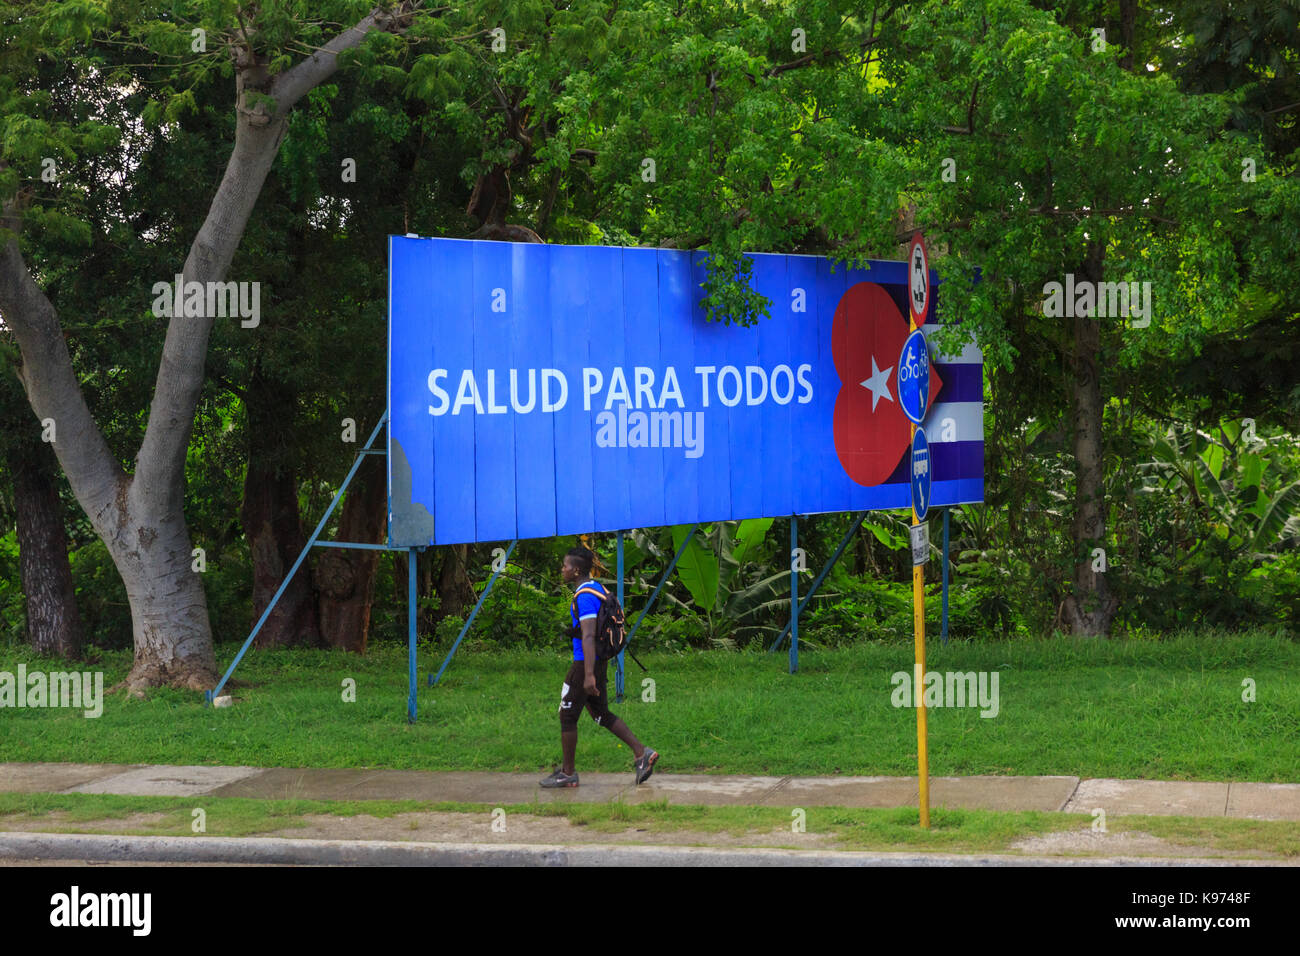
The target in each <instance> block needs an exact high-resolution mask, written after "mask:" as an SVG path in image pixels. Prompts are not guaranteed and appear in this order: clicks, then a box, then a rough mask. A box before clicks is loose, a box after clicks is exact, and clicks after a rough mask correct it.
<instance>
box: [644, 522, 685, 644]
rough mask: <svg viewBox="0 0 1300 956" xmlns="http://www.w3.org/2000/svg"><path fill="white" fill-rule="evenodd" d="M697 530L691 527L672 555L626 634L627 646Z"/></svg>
mask: <svg viewBox="0 0 1300 956" xmlns="http://www.w3.org/2000/svg"><path fill="white" fill-rule="evenodd" d="M698 530H700V526H699V525H698V524H697V525H692V526H691V531H690V534H688V535H687V536H686V540H685V541H683V542H682V546H681V547H680V548H678V549H677V553H676V554H674V555H673V559H672V560H671V561H669V562H668V570H666V571H665V572H664V576H663V577H661V578H660V579H659V583H658V584H657V585H655V589H654V593H652V594H651V595H650V600H649V602H647V604H646V606H645V607H643V608H642V609H641V616H640V617H638V618H637V619H636V623H635V624H633V625H632V630H630V631H628V633H627V642H628V643H629V644H631V643H632V638H633V637H635V636H636V629H637V628H638V627H640V626H641V622H642V621H643V620H645V616H646V615H647V614H649V613H650V609H651V608H652V607H654V606H655V600H656V599H657V598H658V597H659V592H660V591H662V590H663V586H664V585H665V584H667V583H668V575H670V574H672V573H673V568H675V567H677V559H678V558H680V557H681V556H682V554H683V552H685V551H686V546H687V545H688V544H690V543H691V539H692V538H693V537H695V532H696V531H698Z"/></svg>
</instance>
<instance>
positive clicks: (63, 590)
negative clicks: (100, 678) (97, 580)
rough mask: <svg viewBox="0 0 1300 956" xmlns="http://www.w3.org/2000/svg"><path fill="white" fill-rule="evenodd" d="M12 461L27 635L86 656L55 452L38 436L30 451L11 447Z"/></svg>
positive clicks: (37, 647)
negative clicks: (57, 478)
mask: <svg viewBox="0 0 1300 956" xmlns="http://www.w3.org/2000/svg"><path fill="white" fill-rule="evenodd" d="M8 466H9V473H10V474H11V475H12V476H13V483H14V484H13V487H14V510H15V511H16V512H17V513H18V566H19V569H20V572H21V574H22V583H23V594H24V595H25V596H26V598H27V640H28V641H29V642H30V643H31V645H32V650H34V651H35V652H36V653H37V654H43V655H47V656H50V657H65V658H76V657H80V656H81V648H82V641H83V637H84V634H83V630H82V627H81V615H80V614H79V613H78V612H77V599H76V593H75V590H74V588H73V586H72V569H71V567H70V566H69V565H68V539H67V535H65V534H64V531H63V507H62V505H61V504H60V503H59V492H58V486H57V484H56V479H55V474H56V471H55V469H56V464H55V462H54V456H53V455H51V454H50V451H49V449H48V448H46V447H44V442H32V443H31V447H29V448H28V449H27V450H26V451H24V450H21V449H17V448H11V450H10V452H9V455H8Z"/></svg>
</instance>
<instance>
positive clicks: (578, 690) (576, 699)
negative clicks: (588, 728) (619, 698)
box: [560, 661, 616, 727]
mask: <svg viewBox="0 0 1300 956" xmlns="http://www.w3.org/2000/svg"><path fill="white" fill-rule="evenodd" d="M608 667H609V661H596V666H595V668H594V670H595V673H596V688H597V690H599V691H600V693H599V694H597V695H596V696H592V695H590V694H588V693H587V691H586V690H585V689H584V688H583V686H582V683H583V681H585V680H586V679H587V665H586V663H585V662H583V661H574V662H573V666H572V667H570V668H569V673H568V674H567V675H566V676H565V678H564V688H563V689H562V690H561V691H560V723H561V724H563V725H564V726H565V727H576V726H578V717H579V716H580V715H581V714H582V708H583V707H586V708H587V713H589V714H591V717H592V719H593V720H594V721H596V723H598V724H600V726H602V727H608V726H609V725H610V724H612V723H613V722H614V721H615V719H616V718H615V717H614V715H613V714H611V713H610V712H609V694H608V692H607V691H606V690H605V672H606V669H607V668H608Z"/></svg>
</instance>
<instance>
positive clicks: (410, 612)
mask: <svg viewBox="0 0 1300 956" xmlns="http://www.w3.org/2000/svg"><path fill="white" fill-rule="evenodd" d="M418 555H419V552H418V551H417V550H416V549H415V548H408V549H407V552H406V569H407V570H406V655H407V664H408V669H409V674H408V677H409V689H408V691H407V697H406V722H407V723H408V724H413V723H415V620H416V617H417V614H418V609H417V608H416V603H415V601H416V598H415V581H416V573H415V563H416V558H417V557H418Z"/></svg>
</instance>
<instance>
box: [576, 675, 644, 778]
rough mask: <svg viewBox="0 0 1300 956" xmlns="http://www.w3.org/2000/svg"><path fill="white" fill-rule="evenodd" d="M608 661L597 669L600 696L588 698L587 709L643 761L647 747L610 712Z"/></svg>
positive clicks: (597, 721) (636, 757) (634, 756)
mask: <svg viewBox="0 0 1300 956" xmlns="http://www.w3.org/2000/svg"><path fill="white" fill-rule="evenodd" d="M608 667H609V662H608V661H601V662H600V664H599V665H598V666H597V668H596V688H597V690H598V691H599V694H598V695H597V696H596V697H594V698H593V697H588V698H587V701H586V703H587V709H588V710H589V711H590V712H591V716H592V717H593V718H595V720H596V723H598V724H600V726H602V727H604V728H605V729H606V730H608V731H609V732H610V733H611V734H613V735H614V736H615V737H617V738H618V739H619V740H621V741H623V743H625V744H627V745H628V746H629V747H631V748H632V756H633V758H634V759H636V760H640V759H641V755H642V754H643V753H645V747H644V746H643V745H642V743H641V741H639V740H637V739H636V734H634V733H632V731H631V730H630V729H628V726H627V724H625V723H623V719H622V718H621V717H615V716H614V715H613V714H611V713H610V712H609V695H608V692H607V691H606V689H605V681H606V677H607V674H608Z"/></svg>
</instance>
